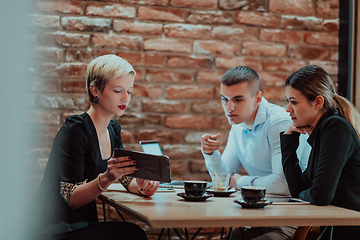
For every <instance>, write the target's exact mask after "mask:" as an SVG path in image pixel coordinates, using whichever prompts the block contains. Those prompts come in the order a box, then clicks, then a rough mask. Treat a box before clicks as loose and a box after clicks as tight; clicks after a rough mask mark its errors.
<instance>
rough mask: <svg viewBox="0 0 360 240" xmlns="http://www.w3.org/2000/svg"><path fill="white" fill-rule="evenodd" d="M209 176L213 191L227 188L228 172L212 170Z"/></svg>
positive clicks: (222, 190)
mask: <svg viewBox="0 0 360 240" xmlns="http://www.w3.org/2000/svg"><path fill="white" fill-rule="evenodd" d="M210 176H211V181H212V186H213V189H214V191H216V192H225V191H227V190H228V189H229V181H230V173H224V172H213V173H211V174H210Z"/></svg>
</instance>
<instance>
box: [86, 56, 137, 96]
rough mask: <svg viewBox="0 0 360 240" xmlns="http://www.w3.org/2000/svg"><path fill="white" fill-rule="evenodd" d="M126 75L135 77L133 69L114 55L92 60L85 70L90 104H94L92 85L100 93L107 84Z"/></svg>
mask: <svg viewBox="0 0 360 240" xmlns="http://www.w3.org/2000/svg"><path fill="white" fill-rule="evenodd" d="M128 74H131V75H134V76H135V75H136V72H135V70H134V68H133V67H132V66H131V64H130V63H128V62H127V61H126V60H125V59H123V58H121V57H119V56H116V55H114V54H109V55H103V56H100V57H97V58H95V59H94V60H92V61H91V62H90V63H89V65H88V67H87V69H86V91H87V93H88V95H89V100H90V102H91V103H93V102H94V96H93V94H92V93H91V91H90V87H91V86H92V85H94V86H95V87H96V88H97V89H98V90H99V91H100V92H102V91H103V90H104V88H105V86H106V84H107V83H109V82H110V81H112V80H114V79H116V78H118V77H122V76H126V75H128Z"/></svg>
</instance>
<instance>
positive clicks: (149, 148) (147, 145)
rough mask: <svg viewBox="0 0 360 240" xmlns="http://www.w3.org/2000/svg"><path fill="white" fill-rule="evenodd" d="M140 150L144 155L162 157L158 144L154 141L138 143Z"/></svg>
mask: <svg viewBox="0 0 360 240" xmlns="http://www.w3.org/2000/svg"><path fill="white" fill-rule="evenodd" d="M139 143H140V145H141V148H142V150H143V152H144V153H148V154H154V155H163V153H162V151H161V148H160V144H159V143H158V142H157V141H155V140H147V141H140V142H139Z"/></svg>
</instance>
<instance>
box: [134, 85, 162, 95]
mask: <svg viewBox="0 0 360 240" xmlns="http://www.w3.org/2000/svg"><path fill="white" fill-rule="evenodd" d="M131 95H132V96H134V97H150V98H157V97H160V96H161V95H162V87H161V86H159V85H156V86H151V85H148V84H134V90H133V91H132V93H131Z"/></svg>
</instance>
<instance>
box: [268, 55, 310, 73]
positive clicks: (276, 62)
mask: <svg viewBox="0 0 360 240" xmlns="http://www.w3.org/2000/svg"><path fill="white" fill-rule="evenodd" d="M306 65H307V64H306V62H305V61H301V60H295V59H284V58H274V59H271V58H267V59H263V61H262V70H263V71H284V72H291V73H293V72H295V71H297V70H299V68H302V67H304V66H306Z"/></svg>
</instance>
